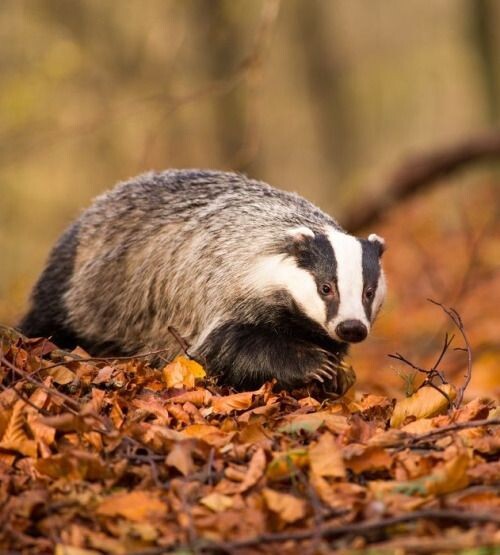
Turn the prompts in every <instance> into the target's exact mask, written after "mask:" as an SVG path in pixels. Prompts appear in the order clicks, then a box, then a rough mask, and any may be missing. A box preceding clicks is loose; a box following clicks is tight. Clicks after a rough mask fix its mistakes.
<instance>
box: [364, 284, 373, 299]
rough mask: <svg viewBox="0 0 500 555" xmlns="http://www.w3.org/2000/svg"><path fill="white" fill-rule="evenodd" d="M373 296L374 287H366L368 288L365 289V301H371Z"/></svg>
mask: <svg viewBox="0 0 500 555" xmlns="http://www.w3.org/2000/svg"><path fill="white" fill-rule="evenodd" d="M374 296H375V289H373V288H372V287H368V289H366V290H365V299H366V300H367V301H371V300H372V299H373V297H374Z"/></svg>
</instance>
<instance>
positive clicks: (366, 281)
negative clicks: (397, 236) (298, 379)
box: [254, 227, 386, 343]
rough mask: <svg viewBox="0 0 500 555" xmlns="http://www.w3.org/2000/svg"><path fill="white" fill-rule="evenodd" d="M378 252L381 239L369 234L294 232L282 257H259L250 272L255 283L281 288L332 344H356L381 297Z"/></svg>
mask: <svg viewBox="0 0 500 555" xmlns="http://www.w3.org/2000/svg"><path fill="white" fill-rule="evenodd" d="M383 251H384V240H383V239H381V238H380V237H378V236H377V235H374V234H373V235H370V236H369V237H368V239H358V238H356V237H353V236H352V235H348V234H346V233H343V232H341V231H338V230H337V229H334V228H330V229H328V230H326V231H325V232H324V233H314V232H313V231H312V230H310V229H309V228H307V227H300V228H295V229H292V230H290V233H289V236H288V239H287V243H286V247H285V253H284V254H283V255H272V256H267V257H263V259H262V260H261V261H260V263H259V264H258V266H257V267H256V268H254V271H255V272H256V274H255V275H254V278H255V279H254V284H255V285H258V286H260V287H262V288H265V289H268V288H269V287H270V286H272V287H276V288H282V289H286V290H287V291H288V292H289V293H290V295H291V296H292V298H293V299H294V301H295V302H296V303H297V304H298V305H299V307H300V309H301V310H302V311H303V312H304V314H306V315H307V316H308V317H309V318H310V319H312V320H314V321H315V322H317V323H318V324H320V325H321V326H322V327H323V328H324V329H325V330H326V331H327V332H328V334H329V335H330V336H331V337H332V338H333V339H336V340H338V341H342V342H347V343H357V342H359V341H362V340H363V339H365V338H366V336H367V335H368V333H369V331H370V328H371V325H372V323H373V322H374V320H375V317H376V316H377V313H378V311H379V309H380V307H381V305H382V303H383V301H384V298H385V292H386V286H385V278H384V273H383V271H382V269H381V266H380V257H381V255H382V253H383Z"/></svg>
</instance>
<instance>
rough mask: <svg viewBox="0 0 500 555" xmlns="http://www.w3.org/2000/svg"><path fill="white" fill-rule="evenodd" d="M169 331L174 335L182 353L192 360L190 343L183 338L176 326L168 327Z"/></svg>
mask: <svg viewBox="0 0 500 555" xmlns="http://www.w3.org/2000/svg"><path fill="white" fill-rule="evenodd" d="M167 329H168V331H169V332H170V333H171V334H172V336H173V337H174V339H175V340H176V341H177V343H178V344H179V347H180V348H181V349H182V352H183V353H184V354H185V355H186V356H187V357H188V358H191V357H190V356H189V353H188V349H189V343H188V342H187V341H186V340H185V339H184V338H183V337H182V335H181V334H180V333H179V332H178V331H177V330H176V329H175V328H174V326H168V328H167Z"/></svg>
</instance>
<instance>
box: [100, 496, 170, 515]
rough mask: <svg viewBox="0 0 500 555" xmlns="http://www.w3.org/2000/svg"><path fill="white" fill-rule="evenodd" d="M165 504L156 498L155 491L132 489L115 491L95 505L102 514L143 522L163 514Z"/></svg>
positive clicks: (166, 508) (165, 509)
mask: <svg viewBox="0 0 500 555" xmlns="http://www.w3.org/2000/svg"><path fill="white" fill-rule="evenodd" d="M167 510H168V507H167V504H166V503H165V502H164V501H162V500H161V499H159V498H158V494H157V493H156V492H155V491H142V490H141V491H132V492H125V493H116V494H115V495H111V496H109V497H106V498H105V499H104V500H103V501H101V503H99V505H98V506H97V509H96V512H97V514H99V515H104V516H121V517H124V518H127V519H128V520H132V521H134V522H145V521H147V520H149V519H150V518H154V517H157V516H163V515H164V514H165V513H166V512H167Z"/></svg>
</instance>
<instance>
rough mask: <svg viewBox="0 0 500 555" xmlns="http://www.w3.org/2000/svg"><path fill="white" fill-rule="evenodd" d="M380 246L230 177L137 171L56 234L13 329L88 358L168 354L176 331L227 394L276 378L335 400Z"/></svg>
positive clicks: (377, 281) (378, 293) (376, 291)
mask: <svg viewBox="0 0 500 555" xmlns="http://www.w3.org/2000/svg"><path fill="white" fill-rule="evenodd" d="M384 248H385V245H384V240H383V239H382V238H380V237H379V236H377V235H375V234H372V235H369V236H368V238H367V239H359V238H356V237H354V236H352V235H349V234H348V233H346V232H345V231H344V230H343V229H342V228H341V227H340V226H339V225H338V224H337V222H336V221H335V220H334V219H332V218H331V217H330V216H328V215H327V214H325V213H324V212H322V211H321V210H320V209H319V208H317V207H316V206H314V205H313V204H311V203H310V202H308V201H307V200H305V199H304V198H302V197H300V196H298V195H297V194H293V193H288V192H284V191H281V190H278V189H275V188H273V187H271V186H270V185H267V184H266V183H263V182H260V181H256V180H253V179H249V178H247V177H246V176H243V175H240V174H236V173H226V172H218V171H201V170H169V171H164V172H149V173H146V174H143V175H141V176H139V177H137V178H134V179H131V180H128V181H125V182H122V183H119V184H118V185H117V186H115V188H113V189H112V190H111V191H109V192H107V193H105V194H103V195H101V196H99V197H98V198H97V199H96V200H95V201H94V203H93V204H92V205H91V206H90V208H88V209H87V210H85V211H84V212H83V213H82V214H81V215H80V217H79V218H78V219H77V220H76V221H75V222H74V223H73V224H72V225H71V226H70V227H69V228H68V229H67V230H66V232H65V233H64V234H63V235H62V237H61V238H60V239H59V241H58V242H57V244H56V245H55V247H54V249H53V250H52V252H51V254H50V257H49V259H48V262H47V264H46V267H45V269H44V271H43V273H42V274H41V276H40V278H39V280H38V282H37V283H36V285H35V287H34V289H33V292H32V295H31V307H30V309H29V311H28V313H27V314H26V315H25V317H24V318H23V320H22V321H21V323H20V326H19V327H20V329H21V331H22V332H23V333H24V334H25V335H26V336H29V337H40V336H43V337H51V338H52V340H53V341H54V342H55V343H56V344H58V345H59V346H61V347H64V348H73V347H75V346H77V345H79V346H81V347H83V348H84V349H85V350H87V351H88V352H89V353H90V354H92V355H94V356H131V355H134V354H138V353H154V352H158V351H160V350H163V351H162V352H163V354H164V358H171V357H174V356H175V355H177V354H179V353H180V352H181V347H180V345H179V341H178V337H177V338H176V336H177V335H179V336H180V337H182V338H183V339H185V341H186V342H187V344H189V354H190V356H191V357H192V358H194V359H195V360H198V361H200V362H201V363H202V364H204V365H205V367H206V369H207V370H208V371H209V373H210V374H213V375H214V376H217V377H218V379H219V380H220V382H221V383H224V384H227V385H230V386H232V387H234V388H235V389H240V390H241V389H250V388H255V387H258V386H259V385H261V384H262V383H263V382H265V381H267V380H271V379H275V380H276V381H277V383H278V385H279V386H280V387H282V388H286V389H293V388H295V387H301V386H304V385H305V384H308V383H312V382H316V383H319V384H323V385H322V387H323V388H326V389H327V390H328V391H330V392H332V393H337V394H343V393H344V392H345V390H346V389H347V388H348V387H349V386H350V385H352V382H353V380H352V379H351V378H347V377H346V375H347V374H346V372H345V365H344V368H343V367H342V360H343V358H344V356H345V355H346V353H347V349H348V345H349V344H350V343H357V342H360V341H362V340H364V339H365V338H366V336H367V335H368V332H369V331H370V328H371V327H372V324H373V322H374V320H375V317H376V316H377V313H378V312H379V309H380V307H381V305H382V302H383V300H384V296H385V292H386V285H385V278H384V273H383V271H382V268H381V263H380V260H381V255H382V253H383V252H384ZM172 328H173V329H175V330H176V331H177V334H172V333H171V330H172ZM151 356H152V355H151ZM152 357H153V356H152ZM153 358H154V357H153Z"/></svg>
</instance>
